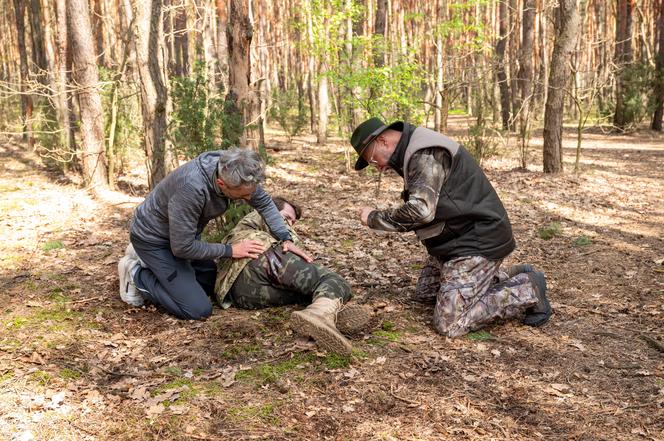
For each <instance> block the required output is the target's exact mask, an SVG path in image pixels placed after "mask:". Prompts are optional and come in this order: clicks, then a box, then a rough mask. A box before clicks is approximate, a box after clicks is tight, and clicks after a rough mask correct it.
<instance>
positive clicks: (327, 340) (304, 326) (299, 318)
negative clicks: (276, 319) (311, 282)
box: [291, 311, 353, 355]
mask: <svg viewBox="0 0 664 441" xmlns="http://www.w3.org/2000/svg"><path fill="white" fill-rule="evenodd" d="M291 327H292V328H293V330H294V331H295V332H297V333H298V334H300V335H303V336H306V337H311V338H313V339H314V340H316V343H317V344H318V346H320V347H321V348H322V349H325V350H326V351H329V352H336V353H338V354H342V355H350V354H351V352H352V350H353V346H352V345H351V344H350V342H349V341H348V340H346V338H345V337H344V336H343V335H341V334H340V333H339V331H337V330H336V329H332V328H331V327H329V326H328V325H326V324H325V323H323V322H321V321H320V320H318V319H316V318H314V317H310V316H309V315H306V314H302V313H301V312H300V311H296V312H294V313H293V314H291Z"/></svg>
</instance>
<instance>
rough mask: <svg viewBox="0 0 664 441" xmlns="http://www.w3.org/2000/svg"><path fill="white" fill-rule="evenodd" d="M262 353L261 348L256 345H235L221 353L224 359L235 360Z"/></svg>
mask: <svg viewBox="0 0 664 441" xmlns="http://www.w3.org/2000/svg"><path fill="white" fill-rule="evenodd" d="M259 352H261V346H260V345H258V344H256V343H249V344H234V345H232V346H230V347H229V348H228V349H226V350H225V351H224V352H222V353H221V356H222V357H223V358H230V359H235V358H238V357H241V356H243V355H247V354H256V353H259Z"/></svg>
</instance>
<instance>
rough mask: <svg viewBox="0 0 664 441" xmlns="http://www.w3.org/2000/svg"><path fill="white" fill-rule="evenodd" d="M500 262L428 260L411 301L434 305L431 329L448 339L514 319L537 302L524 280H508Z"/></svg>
mask: <svg viewBox="0 0 664 441" xmlns="http://www.w3.org/2000/svg"><path fill="white" fill-rule="evenodd" d="M501 262H502V260H488V259H486V258H484V257H481V256H467V257H459V258H456V259H452V260H449V261H447V262H441V261H439V260H438V259H436V258H435V257H432V256H429V260H428V261H427V263H426V265H425V266H424V268H423V269H422V273H421V274H420V277H419V279H418V281H417V287H416V289H415V296H414V299H415V300H417V301H419V302H423V303H434V302H435V304H436V306H435V310H434V314H433V321H434V326H435V327H436V329H437V330H438V332H440V333H441V334H443V335H447V336H448V337H458V336H460V335H464V334H467V333H468V332H471V331H475V330H477V329H480V328H482V327H484V326H486V325H487V324H489V323H491V322H493V321H494V320H497V319H510V318H514V317H516V316H518V315H520V314H522V313H523V311H524V310H525V309H526V308H528V307H530V306H533V305H534V304H535V303H537V298H536V297H535V291H534V289H533V286H532V284H531V283H530V279H529V278H528V276H527V275H526V274H517V275H516V276H514V277H512V278H508V277H507V274H506V273H505V272H504V271H501V269H500V264H501Z"/></svg>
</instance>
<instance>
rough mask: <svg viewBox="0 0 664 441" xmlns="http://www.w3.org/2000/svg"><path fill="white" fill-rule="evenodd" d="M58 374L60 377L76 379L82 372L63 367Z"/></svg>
mask: <svg viewBox="0 0 664 441" xmlns="http://www.w3.org/2000/svg"><path fill="white" fill-rule="evenodd" d="M58 375H59V376H60V378H64V379H65V380H76V379H78V378H80V377H81V373H80V372H79V371H76V370H74V369H69V368H64V369H61V370H60V372H59V373H58Z"/></svg>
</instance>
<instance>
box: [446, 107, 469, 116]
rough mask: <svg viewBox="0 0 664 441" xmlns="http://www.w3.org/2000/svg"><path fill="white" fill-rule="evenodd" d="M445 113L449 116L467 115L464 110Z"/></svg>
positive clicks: (452, 110) (451, 110)
mask: <svg viewBox="0 0 664 441" xmlns="http://www.w3.org/2000/svg"><path fill="white" fill-rule="evenodd" d="M447 113H448V114H449V115H462V116H463V115H468V112H467V111H466V109H450V110H449V111H448V112H447Z"/></svg>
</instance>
